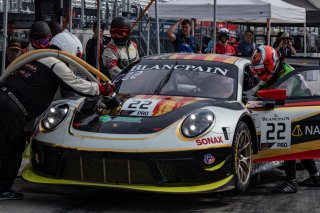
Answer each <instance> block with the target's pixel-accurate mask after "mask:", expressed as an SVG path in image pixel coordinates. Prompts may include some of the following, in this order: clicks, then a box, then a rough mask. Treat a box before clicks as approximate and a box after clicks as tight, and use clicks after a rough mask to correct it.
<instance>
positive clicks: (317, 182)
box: [298, 176, 320, 187]
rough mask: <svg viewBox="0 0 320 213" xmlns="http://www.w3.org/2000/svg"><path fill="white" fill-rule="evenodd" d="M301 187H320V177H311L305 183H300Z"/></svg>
mask: <svg viewBox="0 0 320 213" xmlns="http://www.w3.org/2000/svg"><path fill="white" fill-rule="evenodd" d="M298 185H299V186H308V187H320V176H316V177H312V176H311V177H309V178H307V179H305V180H303V181H300V182H298Z"/></svg>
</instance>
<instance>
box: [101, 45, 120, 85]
mask: <svg viewBox="0 0 320 213" xmlns="http://www.w3.org/2000/svg"><path fill="white" fill-rule="evenodd" d="M116 51H117V50H116V49H114V48H111V47H110V44H109V45H108V47H107V48H106V49H105V50H104V51H103V56H102V60H103V65H104V66H106V67H107V68H108V71H109V73H110V77H111V79H114V78H115V77H116V76H117V75H118V74H119V73H120V72H121V71H122V70H121V69H120V67H119V61H118V60H119V59H118V57H117V54H116Z"/></svg>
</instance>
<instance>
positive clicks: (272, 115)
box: [251, 66, 320, 162]
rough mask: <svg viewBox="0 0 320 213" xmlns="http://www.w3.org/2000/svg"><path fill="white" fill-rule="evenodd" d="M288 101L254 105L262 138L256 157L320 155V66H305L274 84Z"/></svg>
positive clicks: (285, 157)
mask: <svg viewBox="0 0 320 213" xmlns="http://www.w3.org/2000/svg"><path fill="white" fill-rule="evenodd" d="M274 88H275V89H286V99H285V101H284V103H282V104H280V105H276V106H274V107H272V108H269V109H265V108H260V109H251V110H252V116H253V117H254V119H255V124H256V127H257V134H258V136H259V140H260V148H261V149H260V151H259V153H258V154H257V155H256V156H255V161H257V162H259V161H274V160H294V159H310V158H320V69H319V67H318V66H317V67H302V68H299V69H296V70H294V71H293V72H292V73H290V74H289V75H287V76H285V77H284V78H283V79H281V80H279V82H277V83H276V84H275V86H274Z"/></svg>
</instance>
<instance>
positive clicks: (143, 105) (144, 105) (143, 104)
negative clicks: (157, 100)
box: [128, 100, 152, 109]
mask: <svg viewBox="0 0 320 213" xmlns="http://www.w3.org/2000/svg"><path fill="white" fill-rule="evenodd" d="M151 104H152V101H147V100H143V101H138V100H135V101H132V103H131V104H129V106H128V109H148V106H149V105H151Z"/></svg>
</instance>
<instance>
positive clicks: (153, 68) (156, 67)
mask: <svg viewBox="0 0 320 213" xmlns="http://www.w3.org/2000/svg"><path fill="white" fill-rule="evenodd" d="M149 70H160V67H159V65H154V66H153V67H150V68H149Z"/></svg>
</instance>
